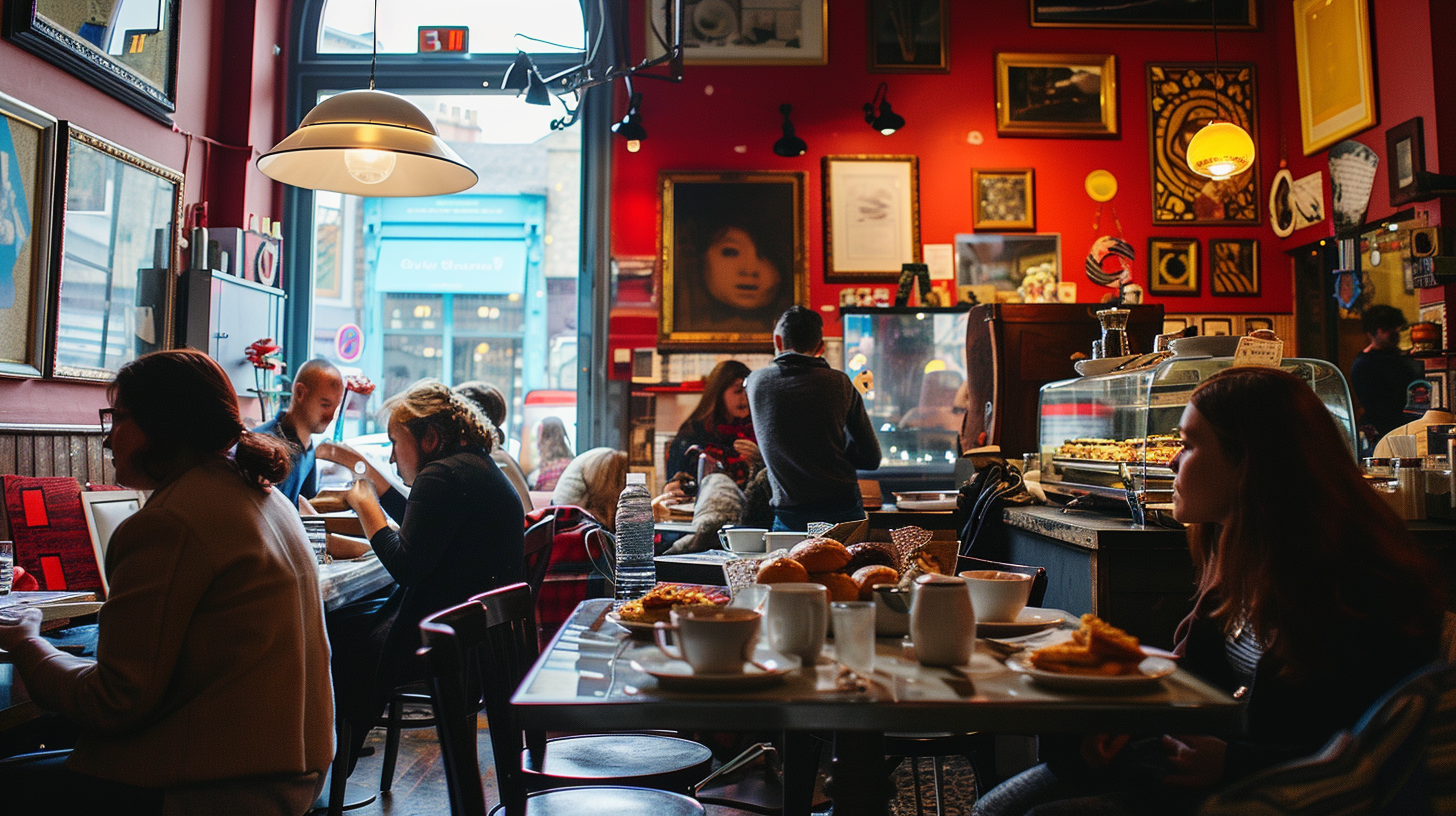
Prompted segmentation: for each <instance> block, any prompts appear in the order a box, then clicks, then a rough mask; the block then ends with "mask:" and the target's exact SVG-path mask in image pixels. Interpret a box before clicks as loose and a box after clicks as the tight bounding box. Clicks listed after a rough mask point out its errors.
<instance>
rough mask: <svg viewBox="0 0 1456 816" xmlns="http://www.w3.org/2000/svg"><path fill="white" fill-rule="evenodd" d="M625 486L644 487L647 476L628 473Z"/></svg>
mask: <svg viewBox="0 0 1456 816" xmlns="http://www.w3.org/2000/svg"><path fill="white" fill-rule="evenodd" d="M627 484H629V485H634V484H640V485H645V484H647V474H646V473H628V474H627Z"/></svg>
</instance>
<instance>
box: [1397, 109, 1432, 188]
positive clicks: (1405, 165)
mask: <svg viewBox="0 0 1456 816" xmlns="http://www.w3.org/2000/svg"><path fill="white" fill-rule="evenodd" d="M1385 161H1386V165H1385V172H1386V174H1387V175H1388V176H1389V177H1390V206H1392V207H1394V206H1396V205H1399V204H1409V203H1410V202H1413V201H1423V200H1425V199H1427V198H1435V196H1434V195H1431V194H1430V193H1427V194H1426V195H1421V192H1420V189H1419V187H1420V185H1419V184H1417V181H1418V180H1419V178H1420V174H1421V173H1423V172H1425V170H1426V137H1425V128H1423V127H1421V117H1419V116H1417V117H1416V118H1414V119H1407V120H1405V121H1404V122H1401V123H1400V124H1398V125H1396V126H1395V127H1392V128H1391V129H1390V130H1387V131H1385Z"/></svg>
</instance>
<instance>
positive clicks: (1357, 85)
mask: <svg viewBox="0 0 1456 816" xmlns="http://www.w3.org/2000/svg"><path fill="white" fill-rule="evenodd" d="M1294 59H1295V67H1296V73H1297V74H1298V77H1299V129H1300V136H1301V137H1302V141H1303V143H1304V155H1306V156H1309V155H1312V154H1314V153H1318V152H1319V151H1321V150H1324V149H1325V148H1327V147H1329V146H1330V145H1332V144H1334V143H1335V142H1338V141H1340V140H1341V139H1344V138H1347V137H1349V136H1351V135H1354V134H1356V133H1359V132H1360V131H1362V130H1365V129H1366V128H1369V127H1371V126H1373V125H1374V124H1375V123H1376V122H1377V121H1379V114H1378V112H1377V111H1376V108H1375V77H1374V70H1373V68H1372V62H1371V55H1370V9H1369V7H1368V6H1367V5H1366V0H1295V3H1294Z"/></svg>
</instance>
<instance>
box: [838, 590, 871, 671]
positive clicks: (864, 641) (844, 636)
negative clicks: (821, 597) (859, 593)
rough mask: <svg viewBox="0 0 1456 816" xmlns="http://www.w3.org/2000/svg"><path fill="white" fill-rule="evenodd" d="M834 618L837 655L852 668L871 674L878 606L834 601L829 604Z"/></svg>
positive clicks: (851, 669) (868, 602)
mask: <svg viewBox="0 0 1456 816" xmlns="http://www.w3.org/2000/svg"><path fill="white" fill-rule="evenodd" d="M829 616H830V618H831V619H833V621H834V656H835V658H836V659H837V660H838V661H839V662H840V663H842V664H844V665H845V666H848V667H849V670H850V671H852V672H854V673H855V674H858V675H859V676H861V677H869V676H870V674H871V673H873V672H874V670H875V605H874V603H873V602H872V601H835V602H834V603H831V604H830V605H829Z"/></svg>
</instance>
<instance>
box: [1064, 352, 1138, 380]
mask: <svg viewBox="0 0 1456 816" xmlns="http://www.w3.org/2000/svg"><path fill="white" fill-rule="evenodd" d="M1137 356H1138V355H1136V354H1130V355H1128V356H1126V357H1102V358H1099V359H1096V360H1078V361H1077V362H1075V363H1072V368H1075V369H1076V370H1077V373H1078V374H1080V375H1082V376H1083V377H1095V376H1097V375H1098V374H1106V373H1107V372H1109V371H1111V370H1112V369H1114V368H1117V367H1118V366H1120V365H1122V364H1123V363H1125V362H1127V361H1129V360H1135V359H1137Z"/></svg>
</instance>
